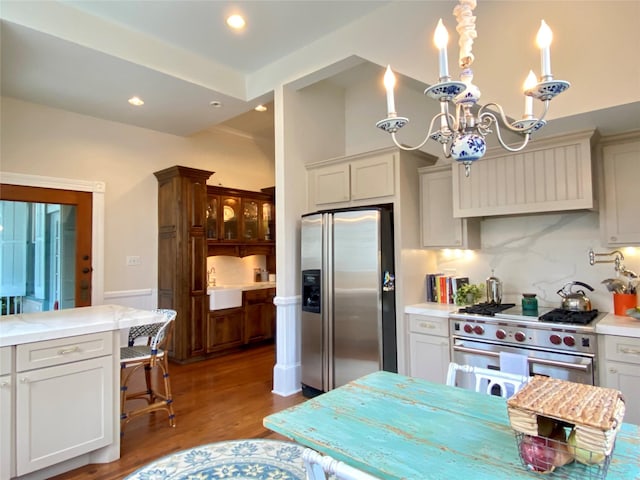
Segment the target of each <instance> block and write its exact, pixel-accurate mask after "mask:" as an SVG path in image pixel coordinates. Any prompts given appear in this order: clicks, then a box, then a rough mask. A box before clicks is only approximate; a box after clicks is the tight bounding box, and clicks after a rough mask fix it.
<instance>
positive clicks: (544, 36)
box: [536, 20, 553, 79]
mask: <svg viewBox="0 0 640 480" xmlns="http://www.w3.org/2000/svg"><path fill="white" fill-rule="evenodd" d="M551 40H553V32H552V31H551V28H549V25H547V24H546V22H545V21H544V20H542V22H541V23H540V29H539V30H538V35H536V43H537V44H538V48H540V59H541V64H542V78H543V79H544V77H548V76H550V75H551V53H550V46H551Z"/></svg>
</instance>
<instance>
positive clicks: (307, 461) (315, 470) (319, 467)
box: [302, 448, 379, 480]
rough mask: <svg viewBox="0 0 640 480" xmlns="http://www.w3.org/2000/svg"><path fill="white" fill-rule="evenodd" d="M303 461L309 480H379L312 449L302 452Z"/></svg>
mask: <svg viewBox="0 0 640 480" xmlns="http://www.w3.org/2000/svg"><path fill="white" fill-rule="evenodd" d="M302 461H303V462H304V468H305V470H306V472H307V480H328V479H335V480H379V479H378V478H377V477H374V476H373V475H369V474H368V473H365V472H363V471H362V470H358V469H357V468H354V467H352V466H350V465H347V464H346V463H344V462H340V461H339V460H336V459H335V458H333V457H330V456H329V455H321V454H320V453H318V452H316V451H315V450H312V449H310V448H305V449H304V451H303V452H302Z"/></svg>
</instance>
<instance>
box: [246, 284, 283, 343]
mask: <svg viewBox="0 0 640 480" xmlns="http://www.w3.org/2000/svg"><path fill="white" fill-rule="evenodd" d="M242 295H243V299H242V304H243V306H244V341H245V343H253V342H261V341H264V340H270V339H272V338H273V337H274V333H275V320H276V307H275V305H274V304H273V298H274V297H275V295H276V289H275V288H267V289H260V290H247V291H245V292H243V293H242Z"/></svg>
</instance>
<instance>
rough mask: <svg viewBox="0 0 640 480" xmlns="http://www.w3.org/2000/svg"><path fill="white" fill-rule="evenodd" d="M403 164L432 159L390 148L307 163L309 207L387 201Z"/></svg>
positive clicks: (426, 162)
mask: <svg viewBox="0 0 640 480" xmlns="http://www.w3.org/2000/svg"><path fill="white" fill-rule="evenodd" d="M404 163H410V164H411V165H417V166H421V165H432V164H433V163H435V158H434V157H432V156H431V155H428V154H426V153H424V152H407V151H403V150H399V149H397V148H393V147H392V148H385V149H381V150H376V151H373V152H368V153H363V154H358V155H351V156H347V157H340V158H334V159H330V160H325V161H322V162H317V163H313V164H310V165H307V183H308V192H309V199H308V200H309V209H310V210H322V209H328V208H341V207H355V206H364V205H372V204H376V203H388V202H391V201H393V199H394V197H395V196H396V195H398V193H399V185H400V183H401V182H402V179H401V178H400V170H401V169H403V164H404Z"/></svg>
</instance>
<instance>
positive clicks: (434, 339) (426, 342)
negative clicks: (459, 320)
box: [408, 314, 450, 383]
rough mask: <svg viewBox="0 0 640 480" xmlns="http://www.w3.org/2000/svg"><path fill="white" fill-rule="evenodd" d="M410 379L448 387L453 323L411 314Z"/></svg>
mask: <svg viewBox="0 0 640 480" xmlns="http://www.w3.org/2000/svg"><path fill="white" fill-rule="evenodd" d="M408 316H409V353H410V361H409V375H411V376H412V377H418V378H423V379H425V380H429V381H432V382H436V383H445V382H446V380H447V369H448V368H449V361H450V353H449V319H448V317H435V316H426V315H416V314H409V315H408Z"/></svg>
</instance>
